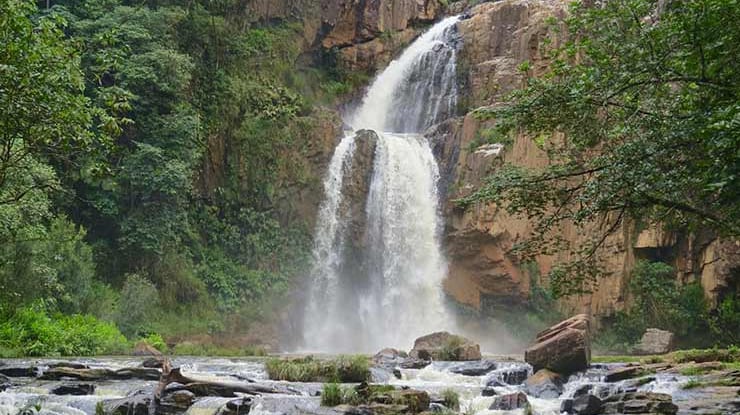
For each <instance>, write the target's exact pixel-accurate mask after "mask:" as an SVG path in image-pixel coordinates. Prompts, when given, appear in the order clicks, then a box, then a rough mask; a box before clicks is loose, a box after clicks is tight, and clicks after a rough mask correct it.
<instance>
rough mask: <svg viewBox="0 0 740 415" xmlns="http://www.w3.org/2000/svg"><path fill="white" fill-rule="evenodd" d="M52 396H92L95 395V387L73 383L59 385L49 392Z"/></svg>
mask: <svg viewBox="0 0 740 415" xmlns="http://www.w3.org/2000/svg"><path fill="white" fill-rule="evenodd" d="M51 393H52V394H53V395H77V396H82V395H93V394H94V393H95V385H92V384H89V383H75V384H65V385H59V386H57V387H56V388H54V389H52V390H51Z"/></svg>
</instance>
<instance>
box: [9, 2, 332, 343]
mask: <svg viewBox="0 0 740 415" xmlns="http://www.w3.org/2000/svg"><path fill="white" fill-rule="evenodd" d="M238 3H239V2H236V1H221V2H210V1H194V2H188V3H187V4H182V3H181V2H175V1H156V2H147V3H145V4H142V3H140V2H131V1H126V0H93V1H76V0H62V1H52V2H39V3H38V7H41V9H39V8H37V4H36V3H35V2H32V1H28V0H2V1H0V105H1V106H2V108H3V111H2V113H1V114H0V134H1V135H2V143H0V145H2V147H1V149H2V151H1V154H0V224H2V225H1V226H0V244H1V245H0V264H2V266H0V321H7V322H8V323H7V327H5V326H3V327H4V329H3V330H2V333H1V334H0V349H5V354H28V353H32V354H38V353H41V352H38V351H37V350H36V349H34V350H29V349H28V347H35V346H31V345H29V344H27V343H28V340H27V339H26V338H25V337H23V336H24V334H23V333H25V331H24V330H25V329H26V328H27V329H29V330H33V329H34V327H32V326H23V325H24V324H26V323H28V324H31V325H33V324H32V323H30V322H29V321H30V320H29V319H28V318H27V317H28V315H29V313H31V311H29V310H30V309H28V308H27V306H28V305H29V304H35V305H34V306H33V307H34V308H33V310H34V311H33V312H35V313H40V314H39V318H41V317H40V316H45V317H44V318H47V319H48V318H51V319H52V320H54V321H58V322H59V324H61V325H62V326H64V325H65V324H67V323H66V321H67V319H69V318H72V319H77V320H75V321H77V322H78V323H80V324H88V323H89V324H90V327H91V328H95V327H108V326H107V324H108V323H102V322H97V320H103V321H107V322H113V323H114V324H115V326H111V327H112V329H115V327H116V326H117V327H118V329H120V330H121V331H122V332H123V334H125V335H126V336H127V337H128V338H129V339H136V338H138V337H140V336H146V335H148V334H150V333H154V332H156V333H161V334H164V335H166V336H169V337H172V336H178V337H180V338H182V337H187V336H188V335H189V334H191V333H196V332H197V333H208V334H216V333H220V332H224V331H229V330H234V329H235V328H240V329H244V328H246V327H247V326H249V324H251V323H252V322H254V321H259V320H260V319H264V318H267V317H266V316H269V315H270V312H271V310H272V309H273V306H272V305H271V304H272V303H273V301H274V300H275V299H277V298H280V296H281V295H284V294H285V293H286V291H287V288H288V287H289V284H290V281H291V278H292V277H293V276H294V275H295V273H296V272H297V270H299V269H302V267H303V266H304V264H305V261H306V259H307V246H308V241H309V233H308V231H309V229H307V227H306V224H305V223H303V222H302V221H301V220H298V219H296V218H295V215H292V216H291V214H290V212H287V211H285V210H283V211H281V212H280V215H281V216H278V212H277V206H278V203H279V202H280V201H281V200H283V199H285V197H286V194H284V193H285V192H286V190H285V189H287V187H288V185H289V184H292V183H298V184H300V183H305V182H306V181H308V180H310V178H309V177H306V173H305V171H304V170H305V169H304V168H303V165H302V164H301V163H295V162H292V161H291V160H295V159H296V158H299V157H300V155H301V151H303V149H302V148H300V147H299V146H295V140H296V139H297V137H302V136H304V135H306V134H308V133H309V130H310V128H311V120H313V119H315V118H318V117H321V114H320V111H318V110H316V109H315V106H314V104H315V103H318V102H331V101H332V99H333V95H332V94H333V92H334V90H336V89H338V87H337V86H336V85H341V84H342V83H343V82H344V78H342V74H340V73H339V72H338V71H336V70H333V71H328V70H323V69H322V68H321V67H318V68H312V69H310V70H309V69H306V68H302V67H300V65H298V63H297V62H298V60H299V55H300V53H301V52H302V50H301V45H302V43H301V42H302V38H301V34H300V33H299V29H300V28H297V27H295V25H293V24H291V23H289V22H282V23H276V24H272V25H269V26H259V25H255V24H249V23H247V22H249V21H251V20H250V19H249V18H248V17H247V16H243V15H241V14H240V13H243V12H241V11H240V8H239V4H238ZM47 5H50V6H51V7H50V8H48V9H47V8H46V6H47ZM329 86H331V87H329ZM339 89H341V88H339ZM278 219H280V221H278ZM60 313H61V314H60ZM57 315H59V316H62V315H66V316H72V315H74V316H78V315H79V317H60V319H57V318H56V317H53V316H57ZM83 316H84V317H83ZM8 327H13V329H7V328H8ZM24 327H25V328H24ZM52 337H53V336H52ZM45 338H47V337H44V336H39V337H38V341H39V342H42V343H43V342H44V341H45V340H43V339H45ZM39 347H42V348H46V349H40V350H44V353H45V352H46V351H48V352H50V353H61V354H68V353H74V354H89V353H97V352H100V351H101V350H98V349H96V348H89V349H80V348H73V349H70V350H66V349H64V348H62V349H60V348H58V347H56V346H55V345H54V343H51V342H48V344H44V345H41V346H39ZM112 350H113V348H104V351H106V352H111V351H112Z"/></svg>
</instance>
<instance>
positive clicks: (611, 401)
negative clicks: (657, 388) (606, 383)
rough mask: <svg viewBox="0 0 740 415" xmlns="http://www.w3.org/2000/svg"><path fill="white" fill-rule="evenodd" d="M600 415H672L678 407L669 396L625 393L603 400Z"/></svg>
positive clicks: (648, 393)
mask: <svg viewBox="0 0 740 415" xmlns="http://www.w3.org/2000/svg"><path fill="white" fill-rule="evenodd" d="M603 403H604V405H603V406H602V409H601V412H599V413H601V414H661V415H673V414H675V413H676V412H678V406H676V405H675V404H674V403H673V400H672V399H671V395H667V394H664V393H653V392H625V393H618V394H614V395H611V396H609V397H607V398H606V399H604V401H603Z"/></svg>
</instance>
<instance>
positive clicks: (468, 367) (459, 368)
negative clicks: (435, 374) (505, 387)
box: [450, 360, 496, 376]
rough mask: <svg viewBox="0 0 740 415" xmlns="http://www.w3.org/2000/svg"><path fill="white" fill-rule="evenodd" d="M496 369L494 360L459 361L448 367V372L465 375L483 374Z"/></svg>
mask: <svg viewBox="0 0 740 415" xmlns="http://www.w3.org/2000/svg"><path fill="white" fill-rule="evenodd" d="M495 369H496V362H494V361H492V360H479V361H472V362H466V363H461V364H458V365H455V366H453V367H451V368H450V372H452V373H457V374H458V375H465V376H483V375H485V374H487V373H488V372H491V371H492V370H495Z"/></svg>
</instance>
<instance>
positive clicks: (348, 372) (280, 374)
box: [265, 356, 370, 382]
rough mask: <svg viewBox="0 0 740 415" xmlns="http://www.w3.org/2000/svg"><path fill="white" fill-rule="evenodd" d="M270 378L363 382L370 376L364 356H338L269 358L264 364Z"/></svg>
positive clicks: (367, 361)
mask: <svg viewBox="0 0 740 415" xmlns="http://www.w3.org/2000/svg"><path fill="white" fill-rule="evenodd" d="M265 366H266V368H267V373H268V375H269V376H270V379H273V380H287V381H291V382H363V381H367V380H368V379H369V378H370V361H369V360H368V358H367V357H366V356H340V357H338V358H336V359H332V360H320V359H314V358H313V357H312V356H308V357H305V358H301V359H290V360H286V359H270V360H268V361H267V363H266V364H265Z"/></svg>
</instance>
